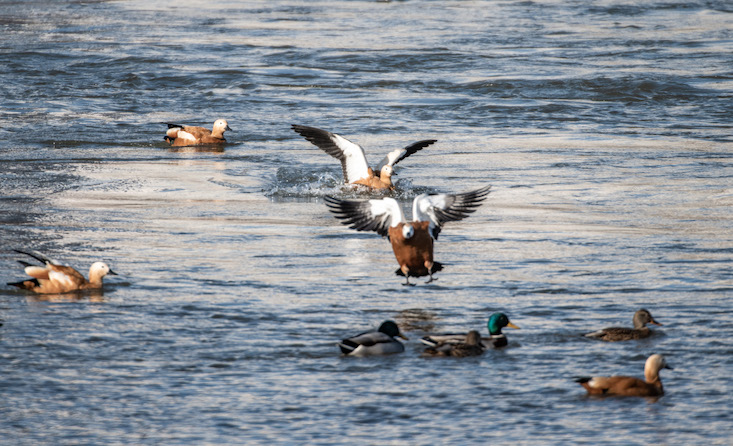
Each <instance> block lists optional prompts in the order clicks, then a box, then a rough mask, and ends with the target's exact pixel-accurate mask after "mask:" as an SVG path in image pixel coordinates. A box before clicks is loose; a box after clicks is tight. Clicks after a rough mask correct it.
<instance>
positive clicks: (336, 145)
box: [292, 124, 436, 189]
mask: <svg viewBox="0 0 733 446" xmlns="http://www.w3.org/2000/svg"><path fill="white" fill-rule="evenodd" d="M292 128H293V130H295V131H296V132H297V133H299V134H300V135H301V136H303V137H304V138H305V139H307V140H308V141H310V142H312V143H313V144H314V145H316V146H317V147H318V148H319V149H321V150H323V151H324V152H326V153H328V154H329V155H331V156H332V157H334V158H336V159H337V160H339V161H341V168H342V169H343V171H344V181H345V182H346V183H347V184H361V185H363V186H367V187H370V188H374V189H394V185H393V184H392V175H395V173H394V165H395V164H397V163H398V162H400V161H402V160H403V159H405V158H407V157H408V156H410V155H412V154H413V153H415V152H417V151H418V150H421V149H424V148H425V147H427V146H429V145H431V144H433V143H435V142H436V140H435V139H426V140H423V141H418V142H416V143H413V144H410V145H409V146H407V147H405V148H404V149H395V150H393V151H391V152H389V153H388V154H387V156H385V157H384V159H382V161H380V162H379V165H378V166H377V169H376V172H375V170H373V169H372V168H371V167H369V164H368V163H367V160H366V155H365V154H364V149H362V148H361V146H360V145H358V144H355V143H353V142H351V141H349V140H348V139H346V138H344V137H343V136H341V135H337V134H336V133H331V132H328V131H326V130H321V129H317V128H315V127H306V126H304V125H295V124H294V125H293V126H292Z"/></svg>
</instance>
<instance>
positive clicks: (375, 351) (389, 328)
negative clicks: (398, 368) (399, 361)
mask: <svg viewBox="0 0 733 446" xmlns="http://www.w3.org/2000/svg"><path fill="white" fill-rule="evenodd" d="M395 337H398V338H402V339H405V340H406V339H407V338H406V337H405V335H403V334H402V333H400V329H399V327H397V324H395V323H394V322H393V321H384V322H382V325H380V326H379V329H377V331H367V332H364V333H361V334H358V335H356V336H352V337H350V338H346V339H344V340H343V341H341V342H340V343H339V347H340V348H341V353H343V354H344V355H348V356H373V355H389V354H392V353H402V352H404V351H405V346H404V345H402V343H401V342H400V341H398V340H397V339H395Z"/></svg>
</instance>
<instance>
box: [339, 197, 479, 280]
mask: <svg viewBox="0 0 733 446" xmlns="http://www.w3.org/2000/svg"><path fill="white" fill-rule="evenodd" d="M490 189H491V186H486V187H482V188H481V189H476V190H474V191H470V192H464V193H462V194H421V195H418V196H417V197H415V199H414V200H413V202H412V218H413V220H412V221H407V220H406V219H405V214H404V213H403V212H402V208H401V207H400V204H399V203H398V202H397V200H395V199H394V198H382V199H380V200H340V199H338V198H334V197H331V196H328V195H327V196H326V197H325V201H326V206H328V208H329V210H330V211H331V212H332V213H333V214H334V216H335V217H336V218H338V219H339V220H343V222H342V223H343V224H345V225H349V227H350V228H352V229H356V230H357V231H374V232H376V233H377V234H379V235H381V236H382V237H387V240H389V241H390V243H391V244H392V251H393V252H394V255H395V258H396V259H397V263H399V265H400V268H399V269H398V270H397V271H395V274H397V275H399V276H404V277H405V283H403V285H414V284H411V283H410V277H422V276H429V277H430V279H429V280H428V282H427V283H430V282H432V281H433V280H435V279H434V278H433V273H435V272H437V271H440V270H441V269H442V268H443V265H442V264H440V263H439V262H435V261H433V242H434V241H435V240H437V239H438V234H440V231H441V229H442V227H443V225H444V224H445V223H447V222H449V221H458V220H463V219H464V218H466V217H468V216H469V215H470V214H471V213H473V212H475V211H476V209H477V208H478V207H479V206H481V202H483V201H484V200H485V199H486V196H487V195H488V194H489V190H490ZM356 254H357V255H358V253H356Z"/></svg>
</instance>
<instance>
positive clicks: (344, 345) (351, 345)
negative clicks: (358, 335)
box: [338, 339, 359, 355]
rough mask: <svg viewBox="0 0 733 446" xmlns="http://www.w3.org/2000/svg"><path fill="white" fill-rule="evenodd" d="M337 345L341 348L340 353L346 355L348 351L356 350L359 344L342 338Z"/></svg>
mask: <svg viewBox="0 0 733 446" xmlns="http://www.w3.org/2000/svg"><path fill="white" fill-rule="evenodd" d="M338 346H339V348H340V349H341V353H343V354H344V355H348V354H349V353H352V352H353V351H354V350H356V348H357V347H358V346H359V344H357V343H356V342H353V341H350V340H348V339H344V340H343V341H341V342H339V344H338Z"/></svg>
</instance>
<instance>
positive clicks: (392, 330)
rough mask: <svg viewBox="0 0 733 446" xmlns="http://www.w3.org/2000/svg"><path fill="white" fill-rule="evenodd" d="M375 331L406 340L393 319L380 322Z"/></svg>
mask: <svg viewBox="0 0 733 446" xmlns="http://www.w3.org/2000/svg"><path fill="white" fill-rule="evenodd" d="M377 331H379V332H381V333H384V334H386V335H389V336H391V337H393V338H395V337H397V338H402V339H404V340H407V336H405V335H403V334H402V333H400V329H399V327H397V324H396V323H395V322H394V321H384V322H382V325H380V326H379V329H378V330H377Z"/></svg>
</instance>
